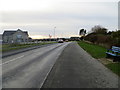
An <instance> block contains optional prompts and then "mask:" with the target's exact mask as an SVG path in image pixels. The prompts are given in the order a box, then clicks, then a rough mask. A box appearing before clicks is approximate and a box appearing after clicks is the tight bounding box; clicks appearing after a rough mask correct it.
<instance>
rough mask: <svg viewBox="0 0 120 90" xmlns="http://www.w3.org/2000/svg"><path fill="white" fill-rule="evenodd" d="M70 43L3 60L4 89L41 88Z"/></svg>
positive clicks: (31, 51) (50, 46)
mask: <svg viewBox="0 0 120 90" xmlns="http://www.w3.org/2000/svg"><path fill="white" fill-rule="evenodd" d="M68 44H69V43H58V44H54V45H49V46H45V47H41V48H37V49H34V50H30V51H27V52H23V53H19V54H16V55H12V56H9V57H6V58H3V60H2V64H0V65H2V85H3V86H2V87H3V88H41V86H42V85H43V83H44V81H45V79H46V77H47V75H48V73H49V72H50V70H51V68H52V67H53V65H54V63H55V62H56V60H57V58H58V57H59V55H60V54H61V52H62V51H63V49H64V48H65V47H66V46H67V45H68Z"/></svg>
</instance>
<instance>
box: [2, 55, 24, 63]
mask: <svg viewBox="0 0 120 90" xmlns="http://www.w3.org/2000/svg"><path fill="white" fill-rule="evenodd" d="M22 57H24V55H22V56H20V57H17V58H14V59H12V60H9V61H6V62H4V63H2V64H0V65H4V64H6V63H9V62H12V61H15V60H17V59H20V58H22Z"/></svg>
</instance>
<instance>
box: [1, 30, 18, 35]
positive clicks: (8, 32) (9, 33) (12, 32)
mask: <svg viewBox="0 0 120 90" xmlns="http://www.w3.org/2000/svg"><path fill="white" fill-rule="evenodd" d="M15 32H16V31H4V33H3V36H9V35H12V34H14V33H15Z"/></svg>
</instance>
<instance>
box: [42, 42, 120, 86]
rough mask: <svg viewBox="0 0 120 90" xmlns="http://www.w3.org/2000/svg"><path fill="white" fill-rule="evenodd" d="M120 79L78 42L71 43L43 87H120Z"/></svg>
mask: <svg viewBox="0 0 120 90" xmlns="http://www.w3.org/2000/svg"><path fill="white" fill-rule="evenodd" d="M118 79H119V80H118ZM119 81H120V78H118V76H117V75H116V74H114V73H113V72H111V71H110V70H109V69H107V68H106V67H105V66H104V65H102V64H101V63H100V62H99V61H97V60H96V59H94V58H92V57H91V56H90V55H89V54H88V53H86V52H85V51H84V50H83V49H82V48H80V46H79V45H78V44H77V43H70V44H69V45H68V46H67V47H66V48H65V49H64V51H63V52H62V54H61V55H60V57H59V58H58V60H57V62H56V64H55V65H54V67H53V69H52V70H51V72H50V73H49V76H48V77H47V79H46V81H45V83H44V85H43V87H42V88H118V84H120V82H119ZM118 82H119V83H118Z"/></svg>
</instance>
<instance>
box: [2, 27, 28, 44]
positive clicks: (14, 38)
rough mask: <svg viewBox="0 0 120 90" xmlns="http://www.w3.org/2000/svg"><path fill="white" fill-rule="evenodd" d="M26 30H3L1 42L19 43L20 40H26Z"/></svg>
mask: <svg viewBox="0 0 120 90" xmlns="http://www.w3.org/2000/svg"><path fill="white" fill-rule="evenodd" d="M28 36H29V35H28V32H27V31H22V30H20V29H18V30H16V31H4V33H3V36H2V39H3V43H21V42H28V40H29V37H28Z"/></svg>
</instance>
